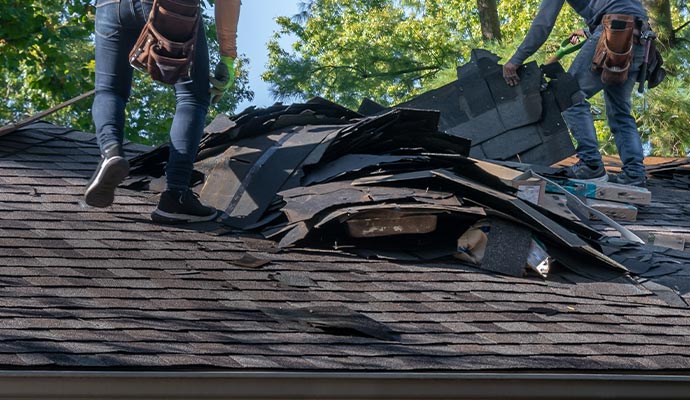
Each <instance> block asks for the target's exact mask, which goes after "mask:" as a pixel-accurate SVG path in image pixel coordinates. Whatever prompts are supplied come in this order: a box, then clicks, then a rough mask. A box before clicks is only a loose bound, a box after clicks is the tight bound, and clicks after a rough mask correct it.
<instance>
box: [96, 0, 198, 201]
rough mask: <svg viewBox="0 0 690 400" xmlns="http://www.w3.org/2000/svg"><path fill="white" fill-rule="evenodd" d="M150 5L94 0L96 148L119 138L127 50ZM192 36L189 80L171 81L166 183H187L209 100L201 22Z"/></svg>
mask: <svg viewBox="0 0 690 400" xmlns="http://www.w3.org/2000/svg"><path fill="white" fill-rule="evenodd" d="M152 5H153V0H97V1H96V7H97V8H96V97H95V99H94V102H93V110H92V113H93V120H94V123H95V125H96V135H97V138H98V144H99V146H100V148H101V149H104V148H106V147H108V146H109V145H112V144H114V143H120V144H122V141H123V139H124V129H125V105H126V103H127V101H128V99H129V95H130V92H131V86H132V73H133V70H132V67H131V66H130V65H129V57H128V56H129V52H130V50H131V49H132V47H133V46H134V43H135V42H136V40H137V38H138V37H139V33H140V32H141V29H142V27H143V26H144V23H145V21H146V18H148V15H149V12H150V11H151V7H152ZM198 37H199V40H198V42H197V46H196V51H195V59H194V69H193V81H192V82H190V83H186V84H177V85H175V97H176V104H177V106H176V108H175V117H174V118H173V121H172V127H171V129H170V157H169V160H168V165H167V168H166V178H167V185H168V188H170V189H184V188H188V187H189V181H190V178H191V174H192V168H193V163H194V160H195V158H196V154H197V150H198V146H199V141H200V140H201V134H202V132H203V129H204V125H205V123H206V114H207V112H208V106H209V103H210V94H209V79H208V73H209V61H208V45H207V43H206V37H205V35H204V30H203V27H200V30H199V35H198ZM147 79H148V78H147ZM146 111H147V110H146V109H145V108H144V109H138V110H133V111H132V112H136V113H141V114H144V115H145V114H146Z"/></svg>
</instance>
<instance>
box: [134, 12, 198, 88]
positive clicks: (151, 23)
mask: <svg viewBox="0 0 690 400" xmlns="http://www.w3.org/2000/svg"><path fill="white" fill-rule="evenodd" d="M200 23H201V8H200V0H154V2H153V8H152V9H151V13H150V14H149V18H148V20H147V21H146V24H145V25H144V28H143V29H142V31H141V34H140V35H139V38H138V39H137V41H136V43H135V45H134V47H133V48H132V51H131V52H130V53H129V63H130V64H131V65H132V66H133V67H134V68H136V69H138V70H140V71H143V72H146V73H148V74H149V75H150V76H151V78H152V79H153V80H155V81H158V82H162V83H166V84H171V85H173V84H176V83H186V82H190V81H191V80H192V78H191V75H192V67H193V60H194V50H195V45H196V41H197V36H198V32H199V25H200Z"/></svg>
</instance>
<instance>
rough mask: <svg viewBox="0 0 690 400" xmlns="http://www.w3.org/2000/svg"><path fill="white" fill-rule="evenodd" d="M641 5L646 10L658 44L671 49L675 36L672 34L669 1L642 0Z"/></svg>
mask: <svg viewBox="0 0 690 400" xmlns="http://www.w3.org/2000/svg"><path fill="white" fill-rule="evenodd" d="M642 3H643V4H644V6H645V7H646V8H647V12H648V13H649V20H650V23H651V25H652V28H653V29H654V31H655V32H656V33H657V35H659V42H660V43H661V44H662V45H663V46H664V47H666V48H669V47H673V45H674V44H675V42H676V35H675V33H674V32H673V21H672V20H671V2H670V0H642Z"/></svg>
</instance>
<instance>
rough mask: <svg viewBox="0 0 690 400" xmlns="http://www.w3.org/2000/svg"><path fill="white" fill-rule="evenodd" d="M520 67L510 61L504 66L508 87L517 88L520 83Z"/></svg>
mask: <svg viewBox="0 0 690 400" xmlns="http://www.w3.org/2000/svg"><path fill="white" fill-rule="evenodd" d="M518 68H520V66H519V65H515V64H513V63H511V62H510V61H509V62H507V63H506V64H505V65H504V66H503V79H505V80H506V83H507V84H508V86H516V85H517V84H519V83H520V77H519V76H518V74H517V70H518Z"/></svg>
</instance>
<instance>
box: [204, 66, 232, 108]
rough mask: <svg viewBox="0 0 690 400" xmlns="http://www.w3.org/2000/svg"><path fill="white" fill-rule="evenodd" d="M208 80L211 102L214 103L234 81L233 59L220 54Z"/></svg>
mask: <svg viewBox="0 0 690 400" xmlns="http://www.w3.org/2000/svg"><path fill="white" fill-rule="evenodd" d="M209 81H210V82H211V103H213V104H215V103H218V102H219V101H220V99H221V98H222V97H223V94H224V93H225V91H226V90H227V89H228V88H229V87H230V86H232V84H233V83H234V82H235V59H234V58H232V57H226V56H221V57H220V62H219V63H218V65H216V70H215V72H214V73H213V74H212V75H211V76H210V77H209Z"/></svg>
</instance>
